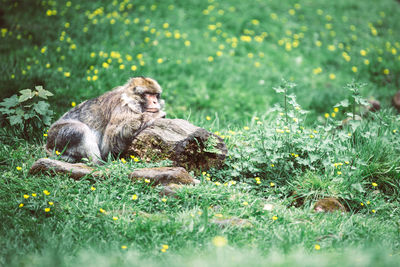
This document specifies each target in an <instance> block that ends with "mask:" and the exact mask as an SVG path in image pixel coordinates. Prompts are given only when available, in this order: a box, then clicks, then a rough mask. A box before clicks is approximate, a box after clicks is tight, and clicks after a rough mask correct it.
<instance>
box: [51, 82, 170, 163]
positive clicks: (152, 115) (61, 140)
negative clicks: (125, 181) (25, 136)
mask: <svg viewBox="0 0 400 267" xmlns="http://www.w3.org/2000/svg"><path fill="white" fill-rule="evenodd" d="M161 93H162V88H161V86H160V85H159V84H158V82H157V81H155V80H153V79H152V78H148V77H142V76H140V77H134V78H131V79H129V80H128V82H127V83H125V84H124V85H122V86H118V87H116V88H114V89H113V90H111V91H109V92H107V93H105V94H103V95H101V96H99V97H97V98H93V99H90V100H86V101H84V102H82V103H81V104H79V105H77V106H75V107H74V108H72V109H71V110H69V111H67V112H66V113H65V114H64V115H63V116H62V117H61V118H60V119H59V120H57V121H56V122H55V123H53V124H52V125H51V126H50V129H49V131H48V134H47V143H46V150H47V153H48V154H50V155H51V154H52V152H54V151H59V152H61V155H60V157H61V159H62V160H64V161H67V162H71V163H74V162H79V161H81V160H82V159H83V158H86V159H89V160H90V161H92V162H93V163H95V164H97V165H101V164H102V163H103V161H104V160H106V159H107V157H108V156H109V155H112V156H114V157H116V156H118V155H119V154H121V153H123V152H124V151H125V150H126V149H127V147H128V145H129V144H130V143H131V142H132V140H133V139H134V138H135V137H136V136H137V135H138V134H139V133H140V132H141V131H142V130H144V129H145V128H146V127H148V126H150V125H151V124H152V123H153V122H154V120H156V119H157V118H165V116H166V113H165V112H164V111H163V108H164V105H165V101H164V100H163V99H161Z"/></svg>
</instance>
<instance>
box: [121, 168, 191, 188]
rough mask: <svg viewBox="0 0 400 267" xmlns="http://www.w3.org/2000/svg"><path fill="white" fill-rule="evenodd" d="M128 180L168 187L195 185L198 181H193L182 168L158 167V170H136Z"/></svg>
mask: <svg viewBox="0 0 400 267" xmlns="http://www.w3.org/2000/svg"><path fill="white" fill-rule="evenodd" d="M129 178H131V179H132V180H133V181H137V180H141V179H149V180H150V183H151V184H152V185H160V184H161V185H165V186H170V187H171V184H178V185H179V184H186V185H196V184H197V183H198V181H197V180H196V179H194V178H193V177H192V176H191V175H190V174H189V173H188V172H187V171H186V170H185V169H184V168H182V167H158V168H143V169H137V170H135V171H134V172H132V173H131V174H129ZM172 187H173V186H172ZM171 190H172V188H171Z"/></svg>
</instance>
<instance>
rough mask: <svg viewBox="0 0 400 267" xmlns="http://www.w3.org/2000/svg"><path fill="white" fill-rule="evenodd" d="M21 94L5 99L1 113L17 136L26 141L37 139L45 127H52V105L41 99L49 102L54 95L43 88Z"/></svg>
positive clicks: (28, 90)
mask: <svg viewBox="0 0 400 267" xmlns="http://www.w3.org/2000/svg"><path fill="white" fill-rule="evenodd" d="M19 94H20V95H19V96H18V95H16V94H15V95H13V96H11V97H9V98H5V99H4V100H3V102H1V103H0V113H1V114H2V115H3V118H5V119H6V120H4V121H6V123H8V124H9V126H10V128H12V130H14V132H15V133H16V134H17V135H20V136H21V137H23V138H25V139H27V138H31V137H35V136H36V137H37V136H39V133H42V132H43V128H44V127H48V126H50V123H51V119H52V115H53V111H52V110H51V109H50V108H49V107H50V104H49V103H47V102H46V101H43V100H41V99H45V100H47V97H49V96H52V95H53V94H52V93H51V92H49V91H47V90H45V89H43V87H42V86H35V90H31V89H23V90H21V91H19Z"/></svg>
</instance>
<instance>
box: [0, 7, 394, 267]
mask: <svg viewBox="0 0 400 267" xmlns="http://www.w3.org/2000/svg"><path fill="white" fill-rule="evenodd" d="M0 3H1V4H0V71H1V75H0V90H1V91H0V101H3V102H2V103H3V104H0V106H1V107H0V113H1V114H2V116H1V117H0V118H1V120H0V124H1V126H2V128H1V131H0V140H1V143H0V172H1V175H0V177H1V178H0V221H1V223H0V236H1V238H0V248H1V249H0V265H1V266H3V265H4V266H75V265H84V266H125V265H126V266H132V265H139V266H147V265H149V266H166V265H174V266H203V265H211V266H214V265H221V266H239V265H242V264H250V265H251V266H265V265H274V266H292V265H293V266H299V265H304V266H338V265H341V266H398V262H399V261H400V202H399V197H400V179H399V172H400V168H399V166H400V156H399V155H400V153H399V152H400V136H399V134H400V132H399V131H400V119H399V117H398V115H397V113H396V112H395V111H394V110H393V109H391V108H390V102H391V97H392V96H393V95H394V94H395V93H396V91H397V90H398V89H399V88H400V32H399V29H400V20H399V19H398V18H399V17H400V6H399V3H398V2H397V1H394V0H383V1H355V0H346V1H345V0H337V1H325V0H323V1H322V0H320V1H311V0H299V1H272V0H270V1H268V0H263V1H262V0H258V1H252V2H246V1H239V0H230V1H217V0H208V1H201V0H188V1H177V2H175V1H169V0H167V1H132V0H125V1H117V0H114V1H103V2H101V1H62V0H60V1H57V0H49V1H31V0H21V1H11V0H0ZM141 75H143V76H149V77H152V78H154V79H156V80H157V81H158V82H159V83H160V84H161V86H162V87H163V89H164V93H163V98H164V99H165V101H166V112H167V114H168V115H167V117H169V118H184V119H187V120H189V121H190V122H192V123H194V124H196V125H198V126H201V127H204V128H206V129H208V130H210V131H212V132H215V133H216V134H218V135H220V136H222V137H223V138H224V140H225V142H226V144H227V146H228V148H229V157H228V158H227V160H226V163H225V166H224V167H223V168H222V169H219V170H210V171H208V172H205V173H202V174H201V175H199V176H197V178H198V179H200V180H201V181H202V182H201V184H200V185H198V186H196V187H185V188H182V189H180V190H179V191H178V195H177V197H176V198H172V197H169V198H168V197H160V196H159V191H160V190H161V188H159V187H154V188H153V187H150V186H149V185H148V184H146V183H135V184H133V183H132V182H131V181H130V180H129V178H128V175H127V174H128V173H129V172H131V171H132V170H133V169H135V168H138V167H145V166H158V165H168V164H169V163H168V162H161V163H151V164H150V165H149V164H148V163H145V162H142V161H139V162H136V161H133V160H127V162H125V161H120V160H116V161H113V162H112V161H110V162H108V163H107V164H106V166H105V167H106V168H110V169H112V170H114V171H113V173H112V174H111V175H110V176H109V177H108V178H107V179H105V180H104V181H101V182H100V181H99V182H93V181H91V180H90V179H89V178H87V179H82V180H79V181H76V180H72V179H70V178H68V177H67V176H63V175H57V176H56V177H52V176H50V175H35V176H33V175H30V174H28V170H29V168H30V166H31V165H32V164H33V162H34V161H35V160H37V159H39V158H41V157H45V156H46V154H45V152H44V149H43V145H44V143H45V142H46V130H47V129H48V124H49V123H50V122H52V121H54V120H55V119H57V118H58V117H59V116H60V115H61V114H62V113H63V112H65V111H67V110H68V109H70V108H71V106H73V105H75V104H78V103H80V102H81V101H84V100H86V99H88V98H92V97H96V96H98V95H100V94H102V93H104V92H106V91H108V90H110V89H112V88H114V87H116V86H118V85H122V84H123V83H125V82H126V81H127V80H128V79H129V78H130V77H134V76H141ZM293 83H295V84H296V85H294V84H293ZM35 86H43V88H44V89H45V90H48V91H49V92H51V93H52V94H53V95H52V96H49V97H48V98H47V99H45V97H43V95H44V94H45V93H44V91H40V89H35ZM26 88H30V89H32V90H34V89H35V90H39V91H38V93H37V94H36V95H35V93H32V92H28V91H22V93H20V92H19V91H20V90H22V89H26ZM13 95H18V96H21V97H22V98H21V97H20V98H16V97H12V96H13ZM24 97H25V98H26V100H24V101H22V100H21V99H23V98H24ZM373 99H375V100H379V101H380V102H381V105H382V110H381V111H379V112H376V113H367V111H366V108H365V107H363V103H364V102H365V101H366V100H373ZM39 100H40V101H41V102H39ZM19 101H22V103H20V102H19ZM38 103H40V104H38ZM52 111H54V113H53V114H52ZM359 116H361V117H362V119H361V120H358V119H356V118H359ZM348 117H350V118H353V120H349V121H348V122H347V123H345V124H343V123H342V120H344V119H346V118H348ZM17 122H18V123H17ZM20 125H23V126H20ZM323 197H335V198H338V199H339V200H340V201H341V202H342V203H343V204H344V205H345V207H346V209H347V210H348V212H345V213H341V212H333V213H315V212H314V211H313V205H314V203H315V201H316V200H317V199H320V198H323ZM224 220H225V221H229V222H230V223H228V224H227V225H224V226H221V225H220V223H218V222H220V221H224Z"/></svg>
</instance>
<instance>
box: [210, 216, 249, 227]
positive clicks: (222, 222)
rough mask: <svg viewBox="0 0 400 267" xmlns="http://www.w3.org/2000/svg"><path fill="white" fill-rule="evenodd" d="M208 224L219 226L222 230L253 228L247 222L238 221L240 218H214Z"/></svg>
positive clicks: (244, 220) (243, 220)
mask: <svg viewBox="0 0 400 267" xmlns="http://www.w3.org/2000/svg"><path fill="white" fill-rule="evenodd" d="M210 223H213V224H216V225H219V226H221V227H222V228H225V227H229V226H240V227H251V226H253V225H252V224H251V222H250V221H249V220H246V219H240V218H236V217H234V218H227V219H223V218H214V219H212V220H210Z"/></svg>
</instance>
